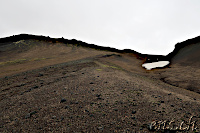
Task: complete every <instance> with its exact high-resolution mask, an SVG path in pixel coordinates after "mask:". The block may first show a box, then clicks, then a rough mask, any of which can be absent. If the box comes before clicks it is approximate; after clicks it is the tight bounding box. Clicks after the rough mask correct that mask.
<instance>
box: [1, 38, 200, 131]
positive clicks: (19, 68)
mask: <svg viewBox="0 0 200 133" xmlns="http://www.w3.org/2000/svg"><path fill="white" fill-rule="evenodd" d="M199 43H200V39H199V37H196V38H194V39H190V40H187V41H185V42H182V43H178V44H177V45H176V46H175V49H174V51H172V52H171V53H170V54H169V55H167V56H162V55H146V54H141V53H138V52H136V51H133V50H127V49H126V50H117V49H114V48H105V47H101V46H96V45H93V44H87V43H84V42H82V41H77V40H74V39H73V40H67V39H64V38H58V39H54V38H49V37H44V36H34V35H27V34H22V35H17V36H12V37H8V38H2V39H0V112H1V113H0V132H155V131H157V132H183V131H187V132H194V131H196V132H198V131H200V129H199V128H200V115H199V114H200V113H199V112H200V90H199V89H200V88H199V86H200V85H199V84H200V81H199V77H200V75H199V73H200V68H199V60H198V58H199V47H200V46H199ZM157 59H159V61H162V60H167V61H171V63H170V64H169V65H168V66H166V67H165V68H162V69H161V68H160V69H153V70H151V71H147V70H145V69H144V68H142V67H141V65H142V63H144V62H154V61H157ZM172 120H174V122H172ZM170 121H171V122H170ZM188 127H189V128H188Z"/></svg>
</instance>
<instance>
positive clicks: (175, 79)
mask: <svg viewBox="0 0 200 133" xmlns="http://www.w3.org/2000/svg"><path fill="white" fill-rule="evenodd" d="M167 58H169V60H170V61H171V64H170V68H168V69H166V70H158V71H156V72H155V73H157V74H156V76H158V77H159V78H160V79H161V80H162V81H163V82H165V83H168V84H170V85H173V86H177V87H180V88H184V89H188V90H191V91H195V92H197V93H200V79H199V77H200V36H198V37H196V38H193V39H189V40H186V41H184V42H182V43H178V44H176V45H175V49H174V50H173V51H172V52H171V53H170V54H168V55H167Z"/></svg>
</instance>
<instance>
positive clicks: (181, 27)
mask: <svg viewBox="0 0 200 133" xmlns="http://www.w3.org/2000/svg"><path fill="white" fill-rule="evenodd" d="M21 33H27V34H35V35H44V36H50V37H56V38H58V37H64V38H67V39H72V38H74V39H78V40H82V41H84V42H88V43H93V44H97V45H101V46H110V47H115V48H118V49H126V48H128V49H133V50H136V51H138V52H140V53H144V54H161V55H166V54H168V53H169V52H171V51H172V50H173V49H174V45H175V44H176V43H177V42H181V41H184V40H186V39H190V38H193V37H196V36H199V35H200V0H0V37H6V36H11V35H14V34H21Z"/></svg>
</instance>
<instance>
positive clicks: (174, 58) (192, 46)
mask: <svg viewBox="0 0 200 133" xmlns="http://www.w3.org/2000/svg"><path fill="white" fill-rule="evenodd" d="M167 56H168V58H169V59H170V60H171V62H172V64H176V63H179V64H182V65H187V66H197V67H199V65H200V64H199V63H200V36H198V37H196V38H193V39H189V40H186V41H184V42H182V43H178V44H176V45H175V49H174V50H173V51H172V52H171V53H169V54H168V55H167Z"/></svg>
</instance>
